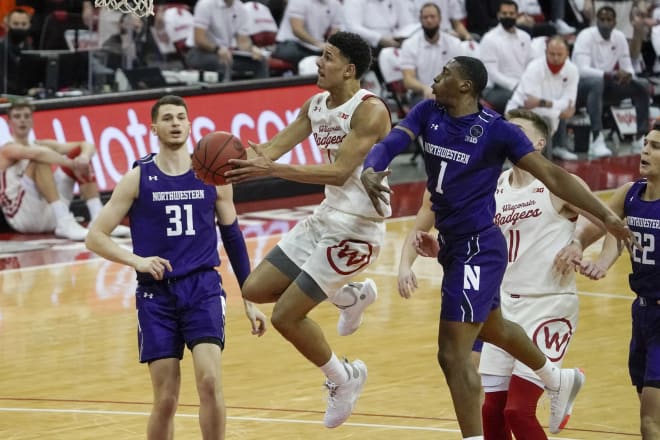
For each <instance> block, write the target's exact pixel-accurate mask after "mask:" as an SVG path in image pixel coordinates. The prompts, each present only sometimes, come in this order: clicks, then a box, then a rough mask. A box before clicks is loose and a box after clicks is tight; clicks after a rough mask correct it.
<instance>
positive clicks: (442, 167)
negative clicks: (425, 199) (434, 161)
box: [435, 160, 447, 194]
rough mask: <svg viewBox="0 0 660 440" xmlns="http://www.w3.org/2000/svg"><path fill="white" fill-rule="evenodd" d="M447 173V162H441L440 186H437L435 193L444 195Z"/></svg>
mask: <svg viewBox="0 0 660 440" xmlns="http://www.w3.org/2000/svg"><path fill="white" fill-rule="evenodd" d="M445 171H447V162H445V161H444V160H443V161H442V162H440V172H439V173H438V184H437V185H436V186H435V192H437V193H438V194H443V192H442V181H443V180H445Z"/></svg>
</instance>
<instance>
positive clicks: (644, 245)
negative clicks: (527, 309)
mask: <svg viewBox="0 0 660 440" xmlns="http://www.w3.org/2000/svg"><path fill="white" fill-rule="evenodd" d="M639 173H640V176H641V179H640V180H638V181H636V182H629V183H626V184H624V185H622V186H621V187H619V188H618V189H617V190H616V191H615V192H614V194H613V195H612V197H611V198H610V199H609V200H608V204H609V206H610V208H612V210H614V212H616V213H617V214H618V215H619V216H620V217H621V218H624V219H626V222H627V223H628V227H629V228H630V230H631V231H632V233H633V235H634V236H635V238H636V241H637V243H639V245H640V246H639V247H632V248H629V250H630V262H631V264H632V273H631V274H630V276H629V283H630V289H631V290H632V291H633V292H634V293H635V294H636V295H637V297H636V298H635V300H634V301H633V303H632V336H631V339H630V352H629V354H628V371H629V373H630V378H631V379H632V384H633V385H634V386H635V387H636V388H637V393H638V394H639V399H640V403H641V409H640V418H641V421H640V430H641V433H642V439H643V440H660V267H659V265H660V249H659V246H660V125H658V123H656V125H654V127H653V128H652V129H651V131H650V132H649V133H648V134H647V135H646V139H645V140H644V147H643V148H642V153H641V162H640V165H639ZM604 232H605V231H603V230H602V229H598V228H597V227H596V226H595V225H591V224H586V223H579V224H578V232H577V233H576V240H574V241H573V243H571V244H570V245H569V246H567V247H566V248H565V249H564V250H565V253H564V255H562V256H560V257H559V258H561V259H563V260H564V261H565V262H566V263H569V264H568V265H569V266H570V263H571V262H574V261H576V260H579V257H580V256H581V253H582V249H584V248H586V247H587V246H589V245H590V244H592V243H593V242H594V241H596V240H597V239H598V238H600V237H601V236H602V235H603V233H604ZM621 249H622V247H620V246H617V242H616V240H615V239H614V237H612V235H611V234H607V237H606V239H605V241H604V242H603V248H602V250H601V253H600V256H599V257H598V259H597V260H596V261H589V262H587V261H583V262H581V263H580V266H579V270H580V272H581V273H582V274H583V275H586V276H588V277H589V278H592V279H595V280H597V279H600V278H603V277H604V276H605V274H606V272H607V269H609V268H610V267H611V266H612V265H613V264H614V262H615V261H616V259H617V258H618V256H619V254H620V253H621Z"/></svg>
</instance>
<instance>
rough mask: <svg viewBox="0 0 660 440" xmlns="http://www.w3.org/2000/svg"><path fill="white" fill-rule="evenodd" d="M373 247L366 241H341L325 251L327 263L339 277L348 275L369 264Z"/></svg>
mask: <svg viewBox="0 0 660 440" xmlns="http://www.w3.org/2000/svg"><path fill="white" fill-rule="evenodd" d="M372 254H373V246H371V244H370V243H367V242H366V241H359V240H342V241H341V242H340V243H339V244H337V245H335V246H331V247H329V248H328V249H327V253H326V255H327V256H328V263H330V266H331V267H332V268H333V269H334V270H335V272H337V273H338V274H341V275H349V274H352V273H355V272H357V271H359V270H360V269H362V268H363V267H364V266H366V265H367V264H369V262H370V261H371V256H372Z"/></svg>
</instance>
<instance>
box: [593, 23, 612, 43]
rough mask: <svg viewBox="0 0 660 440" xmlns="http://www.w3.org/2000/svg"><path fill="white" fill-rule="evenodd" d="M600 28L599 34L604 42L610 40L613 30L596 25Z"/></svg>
mask: <svg viewBox="0 0 660 440" xmlns="http://www.w3.org/2000/svg"><path fill="white" fill-rule="evenodd" d="M596 27H597V28H598V33H600V36H601V37H603V39H604V40H609V39H610V36H611V35H612V28H610V27H608V26H602V25H599V24H598V25H596Z"/></svg>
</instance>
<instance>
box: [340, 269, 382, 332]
mask: <svg viewBox="0 0 660 440" xmlns="http://www.w3.org/2000/svg"><path fill="white" fill-rule="evenodd" d="M342 289H343V292H342V294H347V295H348V296H352V297H353V298H355V301H354V302H353V304H351V305H349V306H337V307H339V308H340V309H341V311H340V312H339V321H338V322H337V333H339V336H348V335H350V334H353V333H355V331H356V330H357V329H358V328H360V324H362V315H363V314H364V310H365V309H366V308H367V307H368V306H369V305H370V304H372V303H373V302H374V301H376V298H377V297H378V289H377V288H376V283H375V282H374V280H372V279H371V278H367V279H365V280H364V282H362V283H348V284H346V285H345V286H343V287H342Z"/></svg>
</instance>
